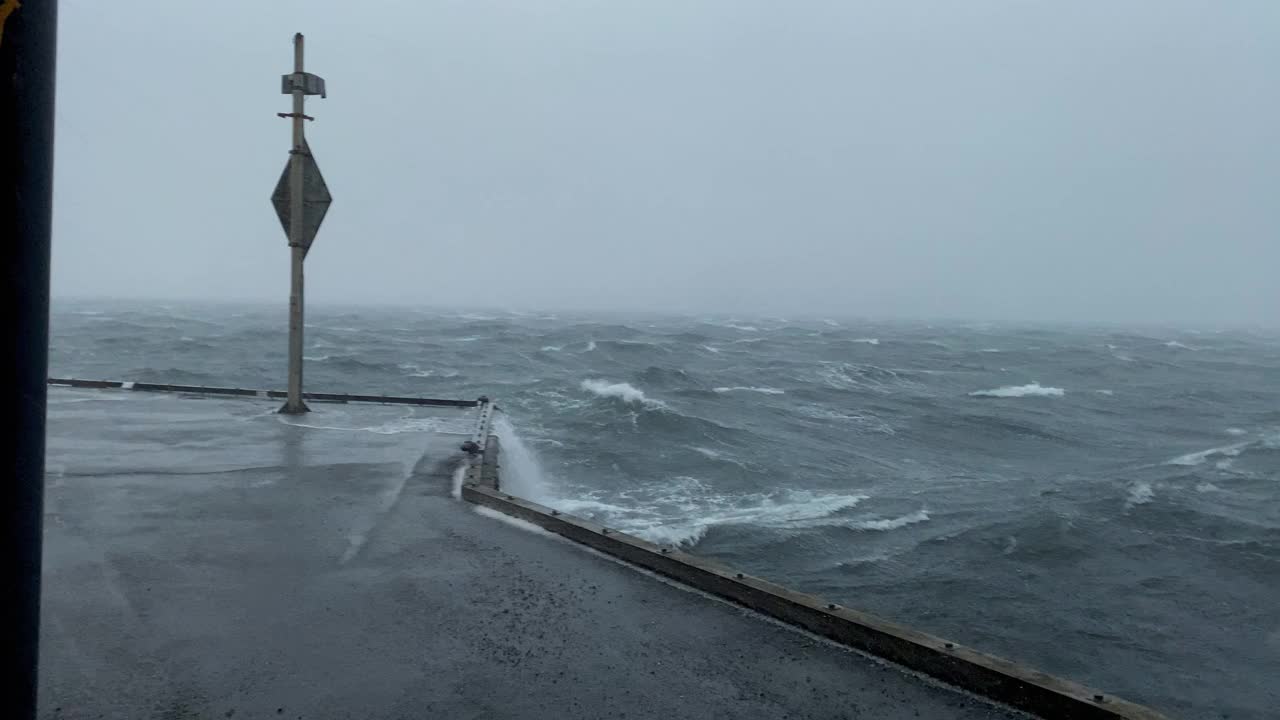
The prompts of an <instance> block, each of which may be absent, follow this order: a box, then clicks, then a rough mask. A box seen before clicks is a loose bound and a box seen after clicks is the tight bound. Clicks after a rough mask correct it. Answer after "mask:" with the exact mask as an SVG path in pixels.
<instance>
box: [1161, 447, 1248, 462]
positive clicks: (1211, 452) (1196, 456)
mask: <svg viewBox="0 0 1280 720" xmlns="http://www.w3.org/2000/svg"><path fill="white" fill-rule="evenodd" d="M1247 447H1249V443H1248V442H1242V443H1235V444H1234V445H1223V446H1222V447H1212V448H1209V449H1208V450H1201V451H1199V452H1193V453H1187V454H1186V455H1179V456H1178V457H1176V458H1173V459H1171V460H1166V461H1165V465H1182V466H1184V467H1192V466H1195V465H1202V464H1204V461H1206V460H1208V459H1209V458H1211V457H1228V458H1233V457H1236V456H1237V455H1239V454H1240V453H1242V452H1244V450H1245V448H1247Z"/></svg>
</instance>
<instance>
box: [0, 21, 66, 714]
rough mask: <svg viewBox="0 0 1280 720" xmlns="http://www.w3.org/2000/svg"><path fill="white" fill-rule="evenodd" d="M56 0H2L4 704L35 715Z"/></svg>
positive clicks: (0, 550)
mask: <svg viewBox="0 0 1280 720" xmlns="http://www.w3.org/2000/svg"><path fill="white" fill-rule="evenodd" d="M57 5H58V4H57V2H56V1H55V0H21V1H19V0H0V258H2V259H0V337H2V338H3V340H0V428H4V430H3V432H0V538H3V540H0V578H2V579H0V626H2V627H3V630H2V631H0V633H3V634H0V708H4V710H3V713H4V716H5V717H11V718H33V717H35V713H36V687H37V684H36V665H37V661H38V659H39V652H38V648H39V638H40V547H41V545H40V539H41V537H40V536H41V530H42V525H43V519H44V416H45V379H46V378H45V376H46V373H47V372H48V361H49V229H50V225H51V222H52V217H51V199H52V198H51V196H52V194H53V97H54V94H53V85H54V62H55V52H54V51H55V46H56V41H57V14H58V13H57Z"/></svg>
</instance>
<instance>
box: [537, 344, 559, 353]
mask: <svg viewBox="0 0 1280 720" xmlns="http://www.w3.org/2000/svg"><path fill="white" fill-rule="evenodd" d="M563 349H564V346H563V345H543V346H542V352H560V351H561V350H563Z"/></svg>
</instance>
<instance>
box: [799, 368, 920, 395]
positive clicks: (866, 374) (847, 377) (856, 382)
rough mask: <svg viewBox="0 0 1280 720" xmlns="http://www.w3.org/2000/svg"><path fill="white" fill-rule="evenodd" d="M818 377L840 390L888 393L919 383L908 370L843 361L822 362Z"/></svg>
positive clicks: (829, 385)
mask: <svg viewBox="0 0 1280 720" xmlns="http://www.w3.org/2000/svg"><path fill="white" fill-rule="evenodd" d="M817 374H818V377H819V378H820V379H821V380H822V381H823V383H824V384H826V385H827V386H828V387H833V388H836V389H840V390H855V389H856V390H872V391H875V392H879V393H890V392H894V391H897V390H901V389H902V388H905V387H915V386H918V385H919V383H918V382H916V381H915V380H912V379H911V378H910V377H908V371H903V372H899V371H898V370H894V369H891V368H882V367H878V366H876V365H858V364H855V363H844V362H823V363H822V365H821V367H819V368H818V373H817Z"/></svg>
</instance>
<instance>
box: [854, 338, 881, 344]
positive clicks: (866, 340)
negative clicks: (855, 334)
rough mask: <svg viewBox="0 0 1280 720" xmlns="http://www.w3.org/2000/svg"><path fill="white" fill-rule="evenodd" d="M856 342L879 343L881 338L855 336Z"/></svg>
mask: <svg viewBox="0 0 1280 720" xmlns="http://www.w3.org/2000/svg"><path fill="white" fill-rule="evenodd" d="M854 342H856V343H863V344H865V345H879V344H880V338H855V339H854Z"/></svg>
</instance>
